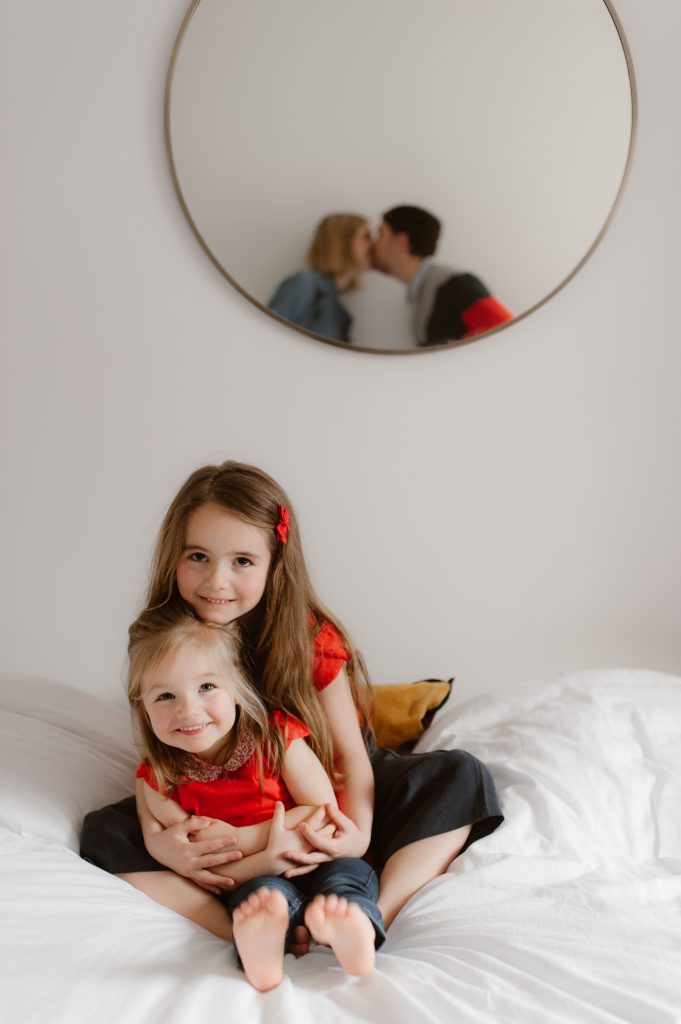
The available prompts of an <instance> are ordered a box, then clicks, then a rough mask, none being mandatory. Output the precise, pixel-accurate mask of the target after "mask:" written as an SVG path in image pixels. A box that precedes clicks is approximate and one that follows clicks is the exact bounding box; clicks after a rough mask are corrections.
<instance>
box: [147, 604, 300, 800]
mask: <svg viewBox="0 0 681 1024" xmlns="http://www.w3.org/2000/svg"><path fill="white" fill-rule="evenodd" d="M187 648H190V649H194V650H199V651H202V652H203V653H207V654H209V655H210V656H212V657H213V658H214V659H215V667H216V669H217V670H220V671H221V672H222V673H224V675H225V676H227V678H228V679H229V682H230V684H231V686H232V693H233V696H234V700H235V703H236V704H237V717H236V721H235V723H234V727H233V729H232V730H231V732H230V734H229V736H228V737H226V738H225V747H224V751H223V752H222V759H223V762H226V761H227V760H228V758H229V757H230V755H231V753H232V752H233V751H234V749H235V747H236V746H237V744H238V743H239V741H240V740H241V739H244V738H245V737H247V736H250V737H251V738H252V739H253V741H254V743H255V752H256V756H257V760H258V769H259V776H260V786H261V789H262V769H263V759H265V760H266V761H267V763H268V764H269V765H270V766H271V768H272V770H273V771H274V772H275V773H276V772H279V771H281V768H282V765H283V760H284V749H285V748H284V740H283V738H282V736H281V733H280V732H279V731H278V730H277V729H273V728H272V727H271V725H270V723H269V721H268V717H267V712H266V710H265V706H264V704H263V702H262V700H261V699H260V697H259V695H258V694H257V693H255V691H254V690H253V689H252V687H251V686H249V684H248V682H247V681H246V678H245V675H244V673H243V671H242V669H241V664H240V662H241V641H240V638H239V633H238V629H237V627H236V626H229V627H224V626H222V627H221V626H215V625H212V624H210V623H207V622H201V620H200V619H197V618H195V617H194V616H192V615H187V614H184V613H182V614H180V615H177V614H175V613H173V612H172V610H171V609H169V608H168V607H166V608H164V609H158V608H154V609H148V610H146V611H143V612H142V613H141V615H139V616H138V617H137V618H136V619H135V621H134V622H133V624H132V625H131V626H130V629H129V642H128V662H129V668H128V700H129V702H130V709H131V713H132V718H133V724H134V726H135V729H136V732H137V735H138V738H139V740H140V743H141V747H142V754H143V757H144V759H145V761H146V762H147V763H148V764H149V765H150V766H151V768H152V769H153V771H154V775H155V777H156V782H157V784H158V787H159V790H160V792H161V793H164V792H167V791H168V790H170V789H173V788H174V787H175V786H177V785H179V784H181V782H182V778H183V775H184V774H185V772H186V765H187V755H186V754H185V753H184V751H182V750H179V749H177V748H175V747H171V746H168V745H167V744H165V743H162V742H161V740H159V739H158V737H157V736H156V734H155V733H154V731H153V729H152V727H151V722H150V721H149V716H148V714H147V710H146V708H145V706H144V703H143V693H144V683H145V679H146V678H147V677H148V675H149V673H150V672H153V671H154V670H156V669H158V668H159V667H160V666H161V665H162V664H163V662H164V661H167V660H168V659H169V658H171V657H172V656H173V655H174V654H176V653H177V652H178V651H180V650H185V649H187Z"/></svg>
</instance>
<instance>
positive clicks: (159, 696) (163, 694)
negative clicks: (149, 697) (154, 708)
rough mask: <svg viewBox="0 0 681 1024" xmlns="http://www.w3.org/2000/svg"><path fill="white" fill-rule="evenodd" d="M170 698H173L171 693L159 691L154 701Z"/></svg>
mask: <svg viewBox="0 0 681 1024" xmlns="http://www.w3.org/2000/svg"><path fill="white" fill-rule="evenodd" d="M172 699H173V695H172V693H159V695H158V697H157V698H156V701H155V703H156V704H158V703H159V702H160V701H165V700H172Z"/></svg>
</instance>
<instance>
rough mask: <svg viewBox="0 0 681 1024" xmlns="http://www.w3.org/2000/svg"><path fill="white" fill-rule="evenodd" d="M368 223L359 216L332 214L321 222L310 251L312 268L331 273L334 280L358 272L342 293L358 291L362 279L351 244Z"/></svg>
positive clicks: (309, 256)
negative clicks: (360, 229)
mask: <svg viewBox="0 0 681 1024" xmlns="http://www.w3.org/2000/svg"><path fill="white" fill-rule="evenodd" d="M366 222H367V219H366V217H360V215H359V214H358V213H330V214H329V215H328V216H327V217H324V218H323V220H320V222H319V224H318V225H317V227H316V230H315V233H314V235H313V238H312V242H311V243H310V248H309V249H308V252H307V264H308V266H309V267H310V269H311V270H319V271H320V272H321V273H322V274H331V276H332V277H341V276H343V275H345V274H349V273H351V272H352V271H357V273H356V275H355V276H354V277H353V278H352V279H351V280H350V281H349V283H348V285H347V286H346V287H345V288H344V289H343V291H345V292H350V291H355V290H356V289H357V288H359V282H360V276H359V271H358V270H357V267H356V266H355V258H354V254H353V251H352V243H353V240H354V238H355V235H356V233H357V231H358V230H359V228H361V227H363V226H364V225H365V224H366Z"/></svg>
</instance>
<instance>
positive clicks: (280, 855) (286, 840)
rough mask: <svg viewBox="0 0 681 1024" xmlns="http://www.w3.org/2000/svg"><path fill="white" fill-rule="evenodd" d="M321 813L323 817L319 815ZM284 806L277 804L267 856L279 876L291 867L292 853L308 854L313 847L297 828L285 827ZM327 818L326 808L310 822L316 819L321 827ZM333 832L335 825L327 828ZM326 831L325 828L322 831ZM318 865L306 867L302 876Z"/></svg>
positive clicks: (314, 814)
mask: <svg viewBox="0 0 681 1024" xmlns="http://www.w3.org/2000/svg"><path fill="white" fill-rule="evenodd" d="M319 811H321V816H320V815H319ZM284 814H285V812H284V805H283V804H282V803H281V802H279V801H278V802H277V803H276V804H275V808H274V813H273V815H272V820H271V823H270V834H269V839H268V841H267V854H268V856H269V857H270V858H271V861H272V870H273V871H275V872H276V873H277V874H283V873H284V871H285V870H286V868H289V867H290V861H291V859H292V858H290V856H289V855H290V853H291V852H299V853H301V854H302V853H307V852H310V851H311V849H312V848H311V846H310V844H309V843H308V842H307V840H306V839H304V838H303V836H301V835H300V833H299V831H298V829H297V828H294V829H287V828H286V825H285V817H284ZM325 818H326V812H325V810H324V808H323V807H322V808H318V809H317V810H316V811H314V813H313V814H312V815H310V818H308V821H310V820H312V819H314V820H315V822H318V823H319V825H320V826H321V825H322V821H323V820H324V819H325ZM327 828H330V829H331V830H334V829H335V825H330V826H327ZM321 830H322V831H323V830H324V829H323V827H322V829H321ZM316 866H317V865H316V864H313V865H311V866H306V867H305V868H304V869H303V871H301V872H300V873H301V874H306V873H307V872H308V871H312V870H314V868H315V867H316Z"/></svg>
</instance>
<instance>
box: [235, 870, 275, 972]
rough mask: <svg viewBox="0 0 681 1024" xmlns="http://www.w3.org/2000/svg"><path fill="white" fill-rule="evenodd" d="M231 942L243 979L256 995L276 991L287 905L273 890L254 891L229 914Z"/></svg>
mask: <svg viewBox="0 0 681 1024" xmlns="http://www.w3.org/2000/svg"><path fill="white" fill-rule="evenodd" d="M232 928H233V931H234V942H235V944H236V948H237V949H238V950H239V956H240V957H241V962H242V964H243V965H244V971H245V973H246V977H247V978H248V980H249V981H250V983H251V985H253V987H254V988H257V989H258V991H259V992H268V991H269V989H271V988H276V986H277V985H278V984H279V982H280V981H281V979H282V976H283V973H284V942H285V940H286V931H287V929H288V903H287V902H286V897H285V896H284V895H283V894H282V893H280V892H279V891H278V890H277V889H258V891H257V892H253V893H251V895H250V896H249V897H248V899H246V900H244V902H243V903H242V904H241V905H240V906H238V907H237V909H236V910H235V911H234V913H233V914H232Z"/></svg>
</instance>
